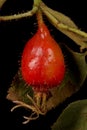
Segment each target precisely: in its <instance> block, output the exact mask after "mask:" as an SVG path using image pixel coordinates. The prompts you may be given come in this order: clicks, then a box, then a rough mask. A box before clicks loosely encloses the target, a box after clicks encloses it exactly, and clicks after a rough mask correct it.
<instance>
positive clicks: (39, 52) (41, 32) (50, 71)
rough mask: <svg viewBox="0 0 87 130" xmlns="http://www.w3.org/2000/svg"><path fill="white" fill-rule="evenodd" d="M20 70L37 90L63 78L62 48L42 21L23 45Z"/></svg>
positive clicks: (56, 82) (45, 88)
mask: <svg viewBox="0 0 87 130" xmlns="http://www.w3.org/2000/svg"><path fill="white" fill-rule="evenodd" d="M21 71H22V76H23V79H24V80H25V81H26V83H28V84H29V85H31V86H32V87H33V89H34V90H35V91H38V92H46V91H48V90H49V89H50V88H53V87H56V86H58V85H59V84H60V83H61V82H62V80H63V78H64V74H65V63H64V56H63V53H62V50H61V48H60V46H59V45H58V44H57V42H56V41H55V40H54V39H53V38H52V36H51V35H50V32H49V30H48V28H47V27H46V25H45V24H44V23H43V22H41V23H39V25H38V30H37V32H36V34H35V35H34V36H33V37H32V38H31V39H30V40H29V41H28V42H27V43H26V45H25V47H24V50H23V54H22V60H21Z"/></svg>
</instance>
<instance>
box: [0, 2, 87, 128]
mask: <svg viewBox="0 0 87 130" xmlns="http://www.w3.org/2000/svg"><path fill="white" fill-rule="evenodd" d="M43 2H45V3H46V4H47V5H48V6H49V7H51V8H52V9H54V10H58V11H60V12H62V13H64V14H66V15H67V16H69V17H70V18H71V19H72V20H73V21H74V22H75V23H76V25H77V26H78V27H79V28H81V29H82V30H84V31H86V32H87V14H86V12H87V8H86V7H85V6H86V1H85V0H83V1H78V2H79V3H76V0H75V1H74V0H70V1H69V2H68V1H64V0H43ZM32 4H33V0H7V2H6V3H5V4H4V6H3V7H2V9H1V10H0V14H1V15H11V14H14V13H20V12H25V11H28V10H30V9H31V8H32ZM45 20H46V18H45ZM46 22H47V25H48V27H49V28H50V31H51V33H52V35H53V36H54V38H55V39H56V40H58V41H62V42H69V41H70V39H68V38H67V37H66V36H64V35H63V34H61V33H60V32H59V31H58V30H56V29H55V28H54V27H53V26H52V25H51V24H50V23H49V22H48V21H47V20H46ZM35 23H36V19H35V16H32V17H30V18H23V19H21V20H12V21H7V22H0V129H4V128H6V129H9V130H12V129H17V130H18V129H20V130H22V129H23V130H34V129H37V130H40V129H45V130H50V126H52V124H53V123H54V122H55V121H56V119H57V117H58V116H59V115H60V113H61V112H62V110H63V109H64V108H65V107H66V106H67V105H68V104H69V103H70V102H72V101H75V100H78V99H85V98H87V88H86V86H87V81H85V83H84V84H83V86H82V88H81V90H79V91H78V92H77V93H76V94H74V95H72V96H71V97H70V98H69V99H67V100H66V101H64V102H63V103H62V104H60V105H59V106H58V107H56V108H55V109H53V110H51V111H49V112H48V113H47V114H46V115H45V116H40V118H39V119H37V120H35V121H31V122H30V123H29V124H27V125H22V121H23V118H22V116H23V114H24V111H23V110H20V109H17V110H16V111H14V112H12V113H11V112H10V109H11V108H12V106H13V103H12V102H11V101H8V100H7V99H6V95H7V90H8V88H9V87H10V84H11V82H12V80H13V77H14V75H15V74H16V73H17V70H18V68H19V62H20V58H21V53H22V50H23V47H24V45H25V43H26V41H27V40H28V39H29V38H31V37H32V35H33V34H34V33H35V31H36V28H37V25H35ZM58 36H59V38H58ZM22 112H23V113H22Z"/></svg>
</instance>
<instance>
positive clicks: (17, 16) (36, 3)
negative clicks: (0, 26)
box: [0, 0, 41, 21]
mask: <svg viewBox="0 0 87 130" xmlns="http://www.w3.org/2000/svg"><path fill="white" fill-rule="evenodd" d="M40 1H41V0H34V3H33V8H32V10H30V11H28V12H25V13H20V14H14V15H8V16H0V21H7V20H14V19H21V18H24V17H29V16H32V15H33V14H35V13H36V11H37V10H38V7H39V4H40Z"/></svg>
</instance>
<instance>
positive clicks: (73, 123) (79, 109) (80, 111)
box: [52, 99, 87, 130]
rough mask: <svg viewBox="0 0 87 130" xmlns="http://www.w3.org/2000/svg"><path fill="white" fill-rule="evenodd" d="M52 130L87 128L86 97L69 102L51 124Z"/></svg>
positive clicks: (86, 129)
mask: <svg viewBox="0 0 87 130" xmlns="http://www.w3.org/2000/svg"><path fill="white" fill-rule="evenodd" d="M52 130H87V99H84V100H78V101H74V102H72V103H70V104H69V105H68V106H67V107H66V108H65V110H63V112H62V114H61V115H60V116H59V118H58V119H57V121H56V122H55V123H54V124H53V126H52Z"/></svg>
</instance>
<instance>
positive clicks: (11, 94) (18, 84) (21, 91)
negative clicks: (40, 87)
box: [6, 70, 33, 104]
mask: <svg viewBox="0 0 87 130" xmlns="http://www.w3.org/2000/svg"><path fill="white" fill-rule="evenodd" d="M27 94H29V95H30V96H31V97H33V90H32V87H30V86H28V85H27V84H26V83H25V82H24V80H23V79H22V77H21V72H20V70H19V71H18V73H17V74H16V75H15V76H14V79H13V81H12V84H11V87H10V88H9V90H8V94H7V96H6V98H7V99H8V100H11V101H15V100H18V101H23V102H25V103H29V104H30V103H31V101H30V100H29V98H27Z"/></svg>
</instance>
